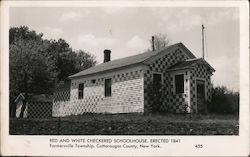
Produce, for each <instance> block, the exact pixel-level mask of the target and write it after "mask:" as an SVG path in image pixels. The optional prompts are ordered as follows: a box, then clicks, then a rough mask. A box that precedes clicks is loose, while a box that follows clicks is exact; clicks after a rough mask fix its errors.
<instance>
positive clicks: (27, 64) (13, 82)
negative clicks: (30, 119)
mask: <svg viewBox="0 0 250 157" xmlns="http://www.w3.org/2000/svg"><path fill="white" fill-rule="evenodd" d="M12 33H14V35H13V34H12ZM12 37H13V38H12ZM41 37H42V35H37V34H36V33H35V32H34V31H29V30H28V28H27V27H21V28H20V29H17V28H13V29H10V38H11V40H10V102H11V103H13V100H14V98H15V97H16V96H17V95H18V94H19V93H20V92H24V93H25V100H24V105H23V106H22V109H21V114H20V117H22V116H23V112H24V110H25V107H26V102H27V99H28V92H34V93H48V92H52V89H53V86H54V81H55V79H56V76H57V73H56V71H55V66H54V64H53V61H52V60H51V59H50V58H49V57H46V56H45V55H44V51H45V50H46V47H45V46H44V43H43V40H42V38H41Z"/></svg>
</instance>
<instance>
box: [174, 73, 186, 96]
mask: <svg viewBox="0 0 250 157" xmlns="http://www.w3.org/2000/svg"><path fill="white" fill-rule="evenodd" d="M175 93H176V94H179V93H184V75H183V74H181V75H175Z"/></svg>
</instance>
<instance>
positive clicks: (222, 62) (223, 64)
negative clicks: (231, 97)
mask: <svg viewBox="0 0 250 157" xmlns="http://www.w3.org/2000/svg"><path fill="white" fill-rule="evenodd" d="M209 63H210V64H211V65H212V66H213V67H214V69H215V70H216V71H215V73H214V75H213V77H212V79H213V80H216V81H215V82H214V84H215V85H216V86H217V85H219V86H222V85H224V86H226V87H228V88H230V89H234V90H239V83H240V82H239V79H240V77H239V75H240V73H239V71H240V66H239V58H237V57H236V58H235V57H231V56H229V55H228V56H220V57H216V58H212V59H210V61H209ZM232 63H233V64H232Z"/></svg>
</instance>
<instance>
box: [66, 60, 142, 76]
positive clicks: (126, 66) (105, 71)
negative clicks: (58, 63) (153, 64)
mask: <svg viewBox="0 0 250 157" xmlns="http://www.w3.org/2000/svg"><path fill="white" fill-rule="evenodd" d="M134 65H143V62H139V63H135V64H129V65H125V66H122V67H117V68H113V69H107V70H104V71H98V72H94V73H90V74H83V75H78V76H74V75H71V76H69V77H68V78H69V79H74V78H80V77H88V76H91V75H97V74H100V73H107V72H110V71H114V70H118V69H122V68H129V67H130V66H134Z"/></svg>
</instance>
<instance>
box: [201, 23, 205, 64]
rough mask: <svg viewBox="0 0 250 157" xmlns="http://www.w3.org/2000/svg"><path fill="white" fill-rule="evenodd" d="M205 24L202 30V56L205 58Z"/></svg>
mask: <svg viewBox="0 0 250 157" xmlns="http://www.w3.org/2000/svg"><path fill="white" fill-rule="evenodd" d="M204 29H205V27H204V25H203V24H202V25H201V31H202V58H203V59H204Z"/></svg>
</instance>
